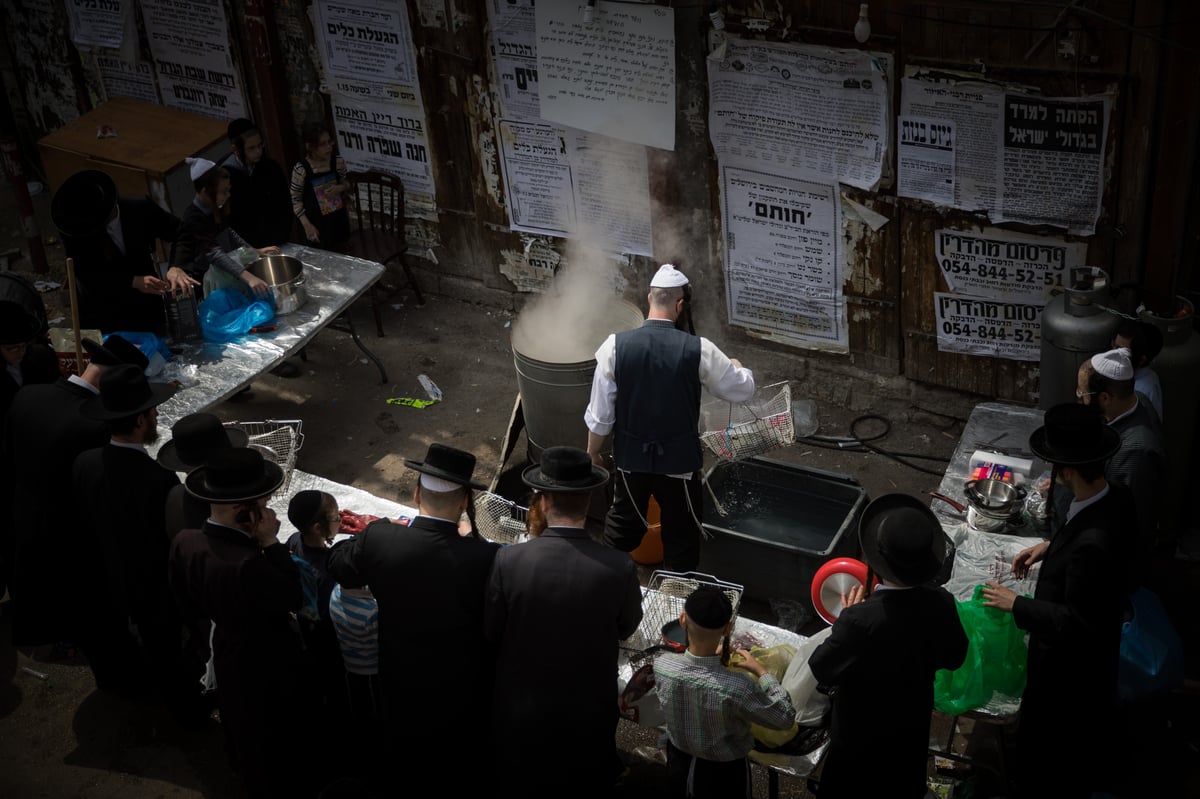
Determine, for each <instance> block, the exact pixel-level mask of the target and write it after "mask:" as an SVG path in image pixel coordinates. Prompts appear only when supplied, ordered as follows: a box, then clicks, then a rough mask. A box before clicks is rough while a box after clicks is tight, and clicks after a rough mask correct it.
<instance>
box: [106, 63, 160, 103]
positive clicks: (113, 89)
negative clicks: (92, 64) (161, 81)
mask: <svg viewBox="0 0 1200 799" xmlns="http://www.w3.org/2000/svg"><path fill="white" fill-rule="evenodd" d="M96 69H97V70H99V72H100V80H101V81H102V82H103V83H104V93H105V95H106V96H108V97H132V98H133V99H135V100H142V101H143V102H147V103H154V104H155V105H158V84H157V83H155V82H154V67H153V66H151V65H150V64H148V63H146V62H145V61H138V62H136V63H133V64H129V63H127V62H125V61H123V60H122V59H120V58H118V57H117V56H114V55H105V54H103V53H97V54H96Z"/></svg>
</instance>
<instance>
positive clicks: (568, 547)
mask: <svg viewBox="0 0 1200 799" xmlns="http://www.w3.org/2000/svg"><path fill="white" fill-rule="evenodd" d="M641 620H642V592H641V587H640V585H639V583H638V577H637V567H636V566H635V565H634V563H633V560H631V559H630V557H629V555H628V554H626V553H624V552H619V551H617V550H615V549H612V548H610V547H607V546H605V545H604V544H601V543H599V542H597V541H594V540H592V539H591V537H590V536H589V535H588V533H587V532H586V531H585V530H581V529H577V528H567V527H550V528H548V529H546V530H545V531H544V532H543V533H542V534H541V535H540V536H538V537H537V538H535V539H533V540H532V541H529V542H527V543H523V544H517V545H515V546H509V547H505V548H504V549H502V550H501V551H500V553H499V554H498V555H497V556H496V563H495V565H494V567H493V568H492V577H491V581H490V583H489V586H488V592H487V635H488V638H489V639H490V640H491V641H493V642H494V643H495V644H496V645H497V646H498V647H499V652H498V659H497V667H496V699H495V710H494V712H493V716H492V725H493V729H492V736H493V738H492V742H491V748H492V749H493V750H494V751H495V752H497V753H498V754H499V764H498V765H499V767H500V770H501V774H500V777H501V784H502V785H503V786H504V787H515V786H517V785H520V786H523V787H525V788H529V787H531V786H536V789H537V790H554V789H558V790H560V791H566V792H567V793H570V792H571V791H568V790H567V789H568V788H570V789H571V790H575V789H576V788H577V787H583V786H588V787H594V786H596V785H597V781H599V784H602V785H611V780H612V779H613V778H614V774H613V768H614V761H613V756H614V750H615V746H616V741H615V737H614V736H615V733H616V721H617V653H618V649H617V646H618V642H619V641H621V640H623V639H625V638H628V637H629V636H630V635H632V634H633V632H634V631H635V630H637V627H638V624H639V623H640V622H641ZM556 645H557V646H556ZM553 730H558V731H559V734H555V733H553V732H548V731H553ZM568 730H569V734H568V733H567V731H568ZM518 741H536V742H537V743H536V745H530V746H514V745H513V742H518ZM605 780H608V782H605ZM536 792H537V791H536V790H535V793H536Z"/></svg>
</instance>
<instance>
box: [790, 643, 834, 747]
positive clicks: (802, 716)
mask: <svg viewBox="0 0 1200 799" xmlns="http://www.w3.org/2000/svg"><path fill="white" fill-rule="evenodd" d="M832 629H833V628H832V627H826V628H825V629H824V630H821V632H819V633H817V634H816V635H813V636H810V637H809V638H808V639H806V640H805V641H804V643H802V644H801V645H800V646H799V647H797V649H796V654H795V655H793V656H792V661H791V662H790V663H789V664H788V667H787V671H785V672H784V673H783V679H782V680H781V681H780V682H781V684H782V685H783V687H784V690H786V691H787V692H788V694H789V695H790V696H791V697H792V707H794V708H796V723H797V724H799V725H800V726H801V727H815V726H817V725H819V724H820V723H821V720H822V719H823V718H825V714H826V712H828V710H829V697H828V696H826V695H825V694H823V693H821V692H820V691H818V690H817V678H816V677H814V676H813V673H812V669H811V668H809V665H808V659H809V658H810V657H812V653H813V652H814V651H816V648H817V647H818V646H820V645H821V644H822V643H823V642H824V641H825V639H826V638H828V637H829V633H830V631H831V630H832Z"/></svg>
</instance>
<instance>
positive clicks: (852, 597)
mask: <svg viewBox="0 0 1200 799" xmlns="http://www.w3.org/2000/svg"><path fill="white" fill-rule="evenodd" d="M866 598H867V589H866V587H865V586H862V585H854V586H853V587H851V588H850V590H849V591H843V592H842V609H843V610H845V609H846V608H848V607H850V606H851V605H857V604H858V603H859V602H862V601H863V600H864V599H866Z"/></svg>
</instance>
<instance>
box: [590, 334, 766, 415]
mask: <svg viewBox="0 0 1200 799" xmlns="http://www.w3.org/2000/svg"><path fill="white" fill-rule="evenodd" d="M616 365H617V336H616V334H615V333H613V334H610V335H609V337H608V338H606V339H605V340H604V343H603V344H601V345H600V349H598V350H596V374H595V376H593V378H592V396H591V400H590V401H589V402H588V406H587V410H586V411H584V412H583V421H584V424H586V425H587V428H588V430H591V431H592V432H593V433H595V434H596V435H598V436H606V435H608V434H609V433H611V432H612V429H613V425H614V424H615V423H616V421H617V383H616V377H615V373H616ZM700 383H701V384H702V385H703V386H704V387H705V388H707V389H708V391H709V393H710V394H712V395H713V396H714V397H716V398H717V399H723V400H727V401H729V402H744V401H746V400H748V399H750V398H751V397H753V396H754V372H752V371H750V370H749V369H747V368H746V367H744V366H742V367H737V366H734V365H733V362H732V361H730V360H729V358H728V357H727V356H726V355H725V353H723V352H721V351H720V350H719V349H717V347H716V345H715V344H713V343H712V342H711V341H709V340H708V339H706V338H704V337H703V336H701V337H700Z"/></svg>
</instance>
